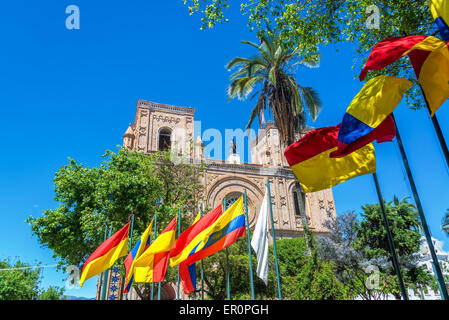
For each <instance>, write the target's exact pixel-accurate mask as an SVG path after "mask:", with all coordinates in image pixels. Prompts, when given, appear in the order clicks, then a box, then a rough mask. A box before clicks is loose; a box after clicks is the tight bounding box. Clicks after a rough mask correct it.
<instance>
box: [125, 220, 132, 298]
mask: <svg viewBox="0 0 449 320" xmlns="http://www.w3.org/2000/svg"><path fill="white" fill-rule="evenodd" d="M133 228H134V215H132V216H131V232H130V234H129V251H131V250H132V248H133ZM126 280H127V279H126V274H125V280H124V281H123V282H124V283H125V285H126ZM129 290H131V288H129ZM128 293H129V292H127V293H126V295H125V300H128Z"/></svg>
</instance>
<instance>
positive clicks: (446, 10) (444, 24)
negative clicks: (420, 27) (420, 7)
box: [429, 0, 449, 42]
mask: <svg viewBox="0 0 449 320" xmlns="http://www.w3.org/2000/svg"><path fill="white" fill-rule="evenodd" d="M429 7H430V11H431V12H432V16H433V18H434V19H435V23H436V25H437V27H438V29H439V30H440V34H441V37H442V38H443V39H444V41H446V42H447V41H449V27H448V25H449V1H447V0H429Z"/></svg>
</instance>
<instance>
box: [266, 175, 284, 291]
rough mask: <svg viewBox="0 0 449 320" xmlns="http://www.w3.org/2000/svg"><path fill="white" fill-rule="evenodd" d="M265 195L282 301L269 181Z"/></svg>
mask: <svg viewBox="0 0 449 320" xmlns="http://www.w3.org/2000/svg"><path fill="white" fill-rule="evenodd" d="M267 191H268V192H267V193H268V199H267V200H268V201H269V202H270V220H271V232H272V233H273V249H274V264H275V266H276V278H277V284H278V295H279V300H282V294H281V282H280V280H279V265H278V255H277V250H276V233H275V231H274V220H273V205H272V204H271V191H270V180H268V181H267Z"/></svg>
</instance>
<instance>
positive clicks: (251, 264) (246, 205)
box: [243, 189, 254, 300]
mask: <svg viewBox="0 0 449 320" xmlns="http://www.w3.org/2000/svg"><path fill="white" fill-rule="evenodd" d="M243 195H244V199H245V216H246V234H247V236H248V258H249V280H250V284H251V299H253V300H254V279H253V261H252V255H251V240H250V236H249V220H248V201H247V198H246V189H245V192H244V194H243Z"/></svg>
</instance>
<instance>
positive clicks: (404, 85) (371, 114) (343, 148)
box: [330, 76, 413, 158]
mask: <svg viewBox="0 0 449 320" xmlns="http://www.w3.org/2000/svg"><path fill="white" fill-rule="evenodd" d="M412 84H413V83H412V82H411V81H408V80H406V79H403V78H397V77H392V76H378V77H375V78H373V79H370V80H369V81H367V82H366V84H365V85H364V86H363V88H362V89H361V90H360V92H359V93H358V94H357V95H356V97H355V98H354V99H353V100H352V102H351V104H350V105H349V107H348V109H347V110H346V113H345V115H344V116H343V121H342V123H341V127H340V131H339V133H338V149H337V150H336V151H334V152H332V153H331V154H330V156H331V157H333V158H336V157H339V158H340V157H343V156H346V155H348V154H349V153H351V152H353V151H355V150H357V149H359V148H361V147H363V146H365V145H367V144H368V143H370V142H373V141H374V140H377V142H385V141H391V140H392V139H393V138H394V136H395V126H394V121H393V119H392V118H391V117H390V114H391V113H392V112H393V110H394V109H395V108H396V107H397V106H398V104H399V102H401V100H402V97H403V95H404V93H405V91H406V90H408V89H409V88H410V87H411V86H412Z"/></svg>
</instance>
